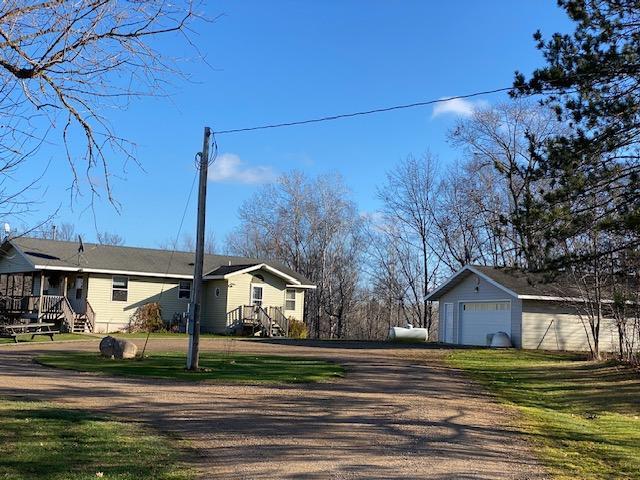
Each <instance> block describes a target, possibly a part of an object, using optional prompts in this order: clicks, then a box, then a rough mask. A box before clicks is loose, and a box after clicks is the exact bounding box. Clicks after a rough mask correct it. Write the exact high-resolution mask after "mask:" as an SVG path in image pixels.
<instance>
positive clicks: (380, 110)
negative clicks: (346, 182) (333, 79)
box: [215, 87, 513, 135]
mask: <svg viewBox="0 0 640 480" xmlns="http://www.w3.org/2000/svg"><path fill="white" fill-rule="evenodd" d="M508 90H513V87H504V88H496V89H494V90H484V91H482V92H474V93H469V94H467V95H456V96H455V97H448V98H439V99H436V100H426V101H423V102H414V103H407V104H404V105H394V106H392V107H382V108H375V109H373V110H364V111H360V112H351V113H341V114H338V115H330V116H326V117H319V118H311V119H307V120H297V121H293V122H284V123H273V124H266V125H258V126H255V127H245V128H234V129H231V130H219V131H216V132H215V133H216V135H225V134H228V133H241V132H252V131H255V130H267V129H271V128H280V127H292V126H295V125H306V124H309V123H320V122H329V121H333V120H339V119H341V118H351V117H359V116H362V115H372V114H375V113H384V112H391V111H393V110H403V109H406V108H415V107H425V106H427V105H434V104H436V103H444V102H450V101H451V100H464V99H466V98H472V97H479V96H481V95H490V94H492V93H499V92H506V91H508Z"/></svg>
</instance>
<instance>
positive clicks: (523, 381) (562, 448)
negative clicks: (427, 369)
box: [450, 350, 640, 479]
mask: <svg viewBox="0 0 640 480" xmlns="http://www.w3.org/2000/svg"><path fill="white" fill-rule="evenodd" d="M450 362H451V363H452V364H453V365H454V366H456V367H460V368H462V369H463V370H465V371H467V372H469V373H470V374H471V375H472V376H473V377H474V378H476V379H477V380H479V381H480V382H482V383H484V384H485V385H487V387H488V388H489V389H490V390H492V391H493V392H494V393H495V394H496V395H497V396H498V398H500V399H502V400H503V401H506V402H508V403H510V404H512V405H515V406H516V407H518V408H519V409H520V411H521V412H522V413H523V416H522V423H523V427H524V430H525V431H527V433H529V434H530V435H532V437H533V438H535V439H536V441H537V444H538V446H539V448H540V452H541V457H542V458H543V459H544V460H545V462H546V463H547V464H548V465H549V466H550V467H551V468H552V470H553V471H554V472H555V473H557V474H558V475H560V476H561V478H565V477H564V476H562V475H565V474H566V475H568V476H574V477H575V478H583V479H590V478H640V473H639V472H640V419H639V416H640V375H639V373H638V371H637V370H635V369H632V368H629V367H627V366H624V365H620V364H618V363H616V362H615V361H607V362H593V361H588V360H587V359H586V356H585V355H582V354H571V353H567V354H565V353H545V352H530V351H514V350H504V351H495V350H492V351H475V352H461V351H460V352H454V353H452V354H451V356H450ZM567 478H568V477H567Z"/></svg>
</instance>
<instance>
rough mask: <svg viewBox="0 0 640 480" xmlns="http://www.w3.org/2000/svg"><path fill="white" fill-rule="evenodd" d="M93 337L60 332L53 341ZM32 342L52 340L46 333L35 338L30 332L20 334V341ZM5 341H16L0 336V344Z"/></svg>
mask: <svg viewBox="0 0 640 480" xmlns="http://www.w3.org/2000/svg"><path fill="white" fill-rule="evenodd" d="M91 338H92V337H90V336H88V335H82V334H79V333H59V334H56V335H54V336H53V341H54V342H55V341H59V340H91ZM32 342H51V338H49V337H47V336H45V335H36V336H35V337H34V338H33V340H32V339H31V334H30V333H24V334H20V335H18V343H32ZM3 343H15V341H14V340H13V338H0V345H2V344H3Z"/></svg>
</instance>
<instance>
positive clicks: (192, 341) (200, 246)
mask: <svg viewBox="0 0 640 480" xmlns="http://www.w3.org/2000/svg"><path fill="white" fill-rule="evenodd" d="M210 138H211V129H210V128H209V127H204V141H203V144H202V152H201V153H200V162H199V164H198V168H199V169H200V179H199V188H198V227H197V230H196V261H195V266H194V268H193V285H192V288H191V308H190V309H189V329H188V331H189V351H188V353H187V370H198V362H199V358H200V312H201V309H200V307H201V305H202V273H203V272H202V270H203V263H204V229H205V210H206V204H207V172H208V169H209V141H210Z"/></svg>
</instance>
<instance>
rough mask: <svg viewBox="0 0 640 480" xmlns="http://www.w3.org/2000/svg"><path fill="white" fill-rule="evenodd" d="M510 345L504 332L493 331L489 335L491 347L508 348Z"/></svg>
mask: <svg viewBox="0 0 640 480" xmlns="http://www.w3.org/2000/svg"><path fill="white" fill-rule="evenodd" d="M511 346H512V345H511V340H510V339H509V335H508V334H507V333H505V332H497V333H494V334H493V336H492V337H491V347H492V348H509V347H511Z"/></svg>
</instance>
